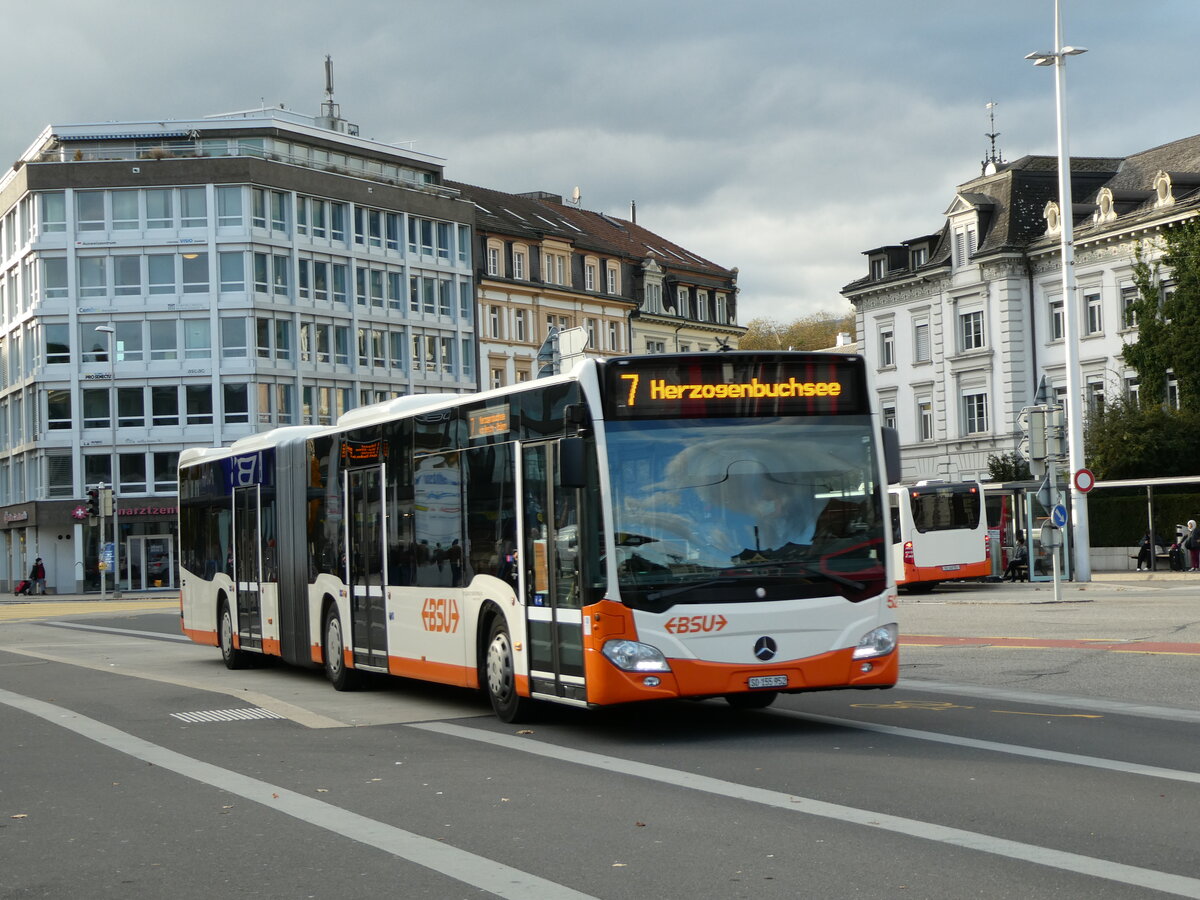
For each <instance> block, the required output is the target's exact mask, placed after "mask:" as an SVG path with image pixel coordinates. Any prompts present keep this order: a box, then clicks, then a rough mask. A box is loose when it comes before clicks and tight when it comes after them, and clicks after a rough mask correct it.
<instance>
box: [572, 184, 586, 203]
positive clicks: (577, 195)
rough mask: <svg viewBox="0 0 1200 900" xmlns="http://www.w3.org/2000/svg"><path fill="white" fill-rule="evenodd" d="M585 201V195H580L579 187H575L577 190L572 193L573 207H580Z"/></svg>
mask: <svg viewBox="0 0 1200 900" xmlns="http://www.w3.org/2000/svg"><path fill="white" fill-rule="evenodd" d="M582 201H583V195H582V194H580V193H579V185H575V190H573V191H571V205H572V206H579V204H580V203H581V202H582Z"/></svg>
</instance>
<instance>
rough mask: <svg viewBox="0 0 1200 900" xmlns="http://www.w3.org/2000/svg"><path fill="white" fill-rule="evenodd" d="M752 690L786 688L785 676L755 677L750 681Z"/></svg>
mask: <svg viewBox="0 0 1200 900" xmlns="http://www.w3.org/2000/svg"><path fill="white" fill-rule="evenodd" d="M749 686H750V687H752V688H781V687H787V676H786V675H755V676H753V677H752V678H751V679H750V685H749Z"/></svg>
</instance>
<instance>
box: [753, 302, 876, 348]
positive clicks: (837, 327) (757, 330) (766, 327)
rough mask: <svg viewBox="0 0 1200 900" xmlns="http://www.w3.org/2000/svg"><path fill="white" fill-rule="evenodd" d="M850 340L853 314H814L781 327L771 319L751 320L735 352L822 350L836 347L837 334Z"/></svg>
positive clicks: (853, 323)
mask: <svg viewBox="0 0 1200 900" xmlns="http://www.w3.org/2000/svg"><path fill="white" fill-rule="evenodd" d="M843 331H844V332H847V333H849V335H850V337H851V338H853V337H854V331H855V314H854V312H853V311H851V312H848V313H845V314H844V315H837V314H835V313H815V314H813V315H811V316H805V317H804V318H802V319H796V320H795V321H794V322H787V323H782V322H778V321H776V320H775V319H768V318H763V319H751V320H750V321H749V322H748V323H747V324H746V334H745V335H743V336H742V338H741V340H739V341H738V349H739V350H824V349H826V348H828V347H832V346H834V345H835V344H837V336H838V334H839V333H841V332H843Z"/></svg>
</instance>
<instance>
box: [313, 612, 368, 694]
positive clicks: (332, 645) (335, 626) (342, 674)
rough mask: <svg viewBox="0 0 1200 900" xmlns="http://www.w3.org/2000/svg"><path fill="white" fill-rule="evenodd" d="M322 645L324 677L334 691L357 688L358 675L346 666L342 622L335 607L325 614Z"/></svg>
mask: <svg viewBox="0 0 1200 900" xmlns="http://www.w3.org/2000/svg"><path fill="white" fill-rule="evenodd" d="M322 633H323V634H324V641H323V643H322V649H323V655H324V657H325V676H326V677H327V678H328V679H329V683H330V684H332V685H333V689H334V690H335V691H352V690H354V689H355V688H356V687H358V682H359V675H360V673H358V672H356V671H354V670H353V669H350V668H348V667H347V666H346V653H345V650H346V641H345V638H344V636H343V634H342V620H341V617H340V616H339V615H338V611H337V607H336V606H330V607H329V611H328V612H327V613H325V627H324V629H323V630H322Z"/></svg>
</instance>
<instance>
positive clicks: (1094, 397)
mask: <svg viewBox="0 0 1200 900" xmlns="http://www.w3.org/2000/svg"><path fill="white" fill-rule="evenodd" d="M1084 396H1085V397H1086V398H1087V410H1088V413H1089V414H1092V415H1094V414H1096V413H1102V412H1104V382H1103V380H1102V379H1099V378H1089V379H1088V380H1087V385H1086V386H1085V387H1084Z"/></svg>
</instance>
